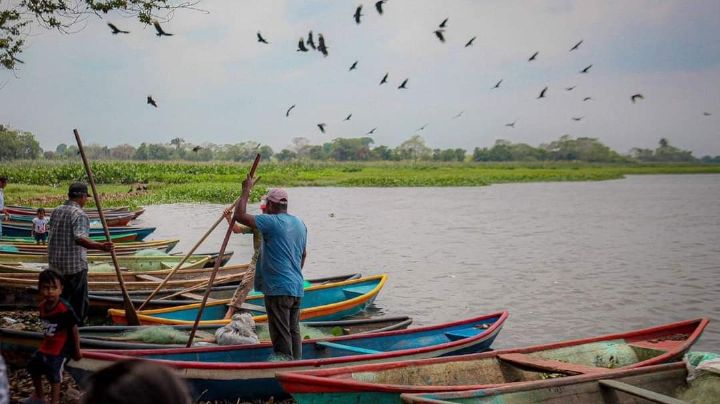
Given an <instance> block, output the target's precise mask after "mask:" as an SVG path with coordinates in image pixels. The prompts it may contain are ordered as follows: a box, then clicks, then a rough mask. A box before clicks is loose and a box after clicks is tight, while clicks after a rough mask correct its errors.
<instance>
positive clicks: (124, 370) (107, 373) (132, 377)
mask: <svg viewBox="0 0 720 404" xmlns="http://www.w3.org/2000/svg"><path fill="white" fill-rule="evenodd" d="M86 387H87V388H86V390H87V393H85V396H84V398H83V400H82V403H83V404H125V403H127V404H157V403H173V404H190V403H191V400H190V394H189V393H188V387H187V384H185V382H184V381H183V380H182V379H181V378H180V377H179V376H177V375H176V374H175V373H174V372H173V371H172V370H171V369H170V368H169V367H166V366H163V365H161V364H159V363H157V362H151V361H145V360H138V359H130V360H124V361H120V362H116V363H114V364H113V365H111V366H108V367H106V368H104V369H102V370H100V371H99V372H97V373H95V374H93V375H92V376H91V377H90V379H89V380H88V385H87V386H86Z"/></svg>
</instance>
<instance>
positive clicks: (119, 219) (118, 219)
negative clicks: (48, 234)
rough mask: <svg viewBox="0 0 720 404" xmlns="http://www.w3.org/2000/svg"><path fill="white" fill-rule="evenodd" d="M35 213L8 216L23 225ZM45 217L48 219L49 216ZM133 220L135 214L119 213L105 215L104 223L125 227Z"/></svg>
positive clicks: (33, 216) (92, 219)
mask: <svg viewBox="0 0 720 404" xmlns="http://www.w3.org/2000/svg"><path fill="white" fill-rule="evenodd" d="M35 217H36V216H35V213H33V214H17V213H11V214H10V220H11V221H16V222H25V223H32V221H33V219H34V218H35ZM46 217H48V218H49V217H50V216H49V215H48V216H46ZM133 219H135V214H134V213H132V212H127V213H121V214H113V215H107V216H105V223H107V225H108V226H127V225H128V224H129V223H130V222H131V221H132V220H133ZM95 220H99V219H97V218H91V219H90V221H91V222H92V221H95Z"/></svg>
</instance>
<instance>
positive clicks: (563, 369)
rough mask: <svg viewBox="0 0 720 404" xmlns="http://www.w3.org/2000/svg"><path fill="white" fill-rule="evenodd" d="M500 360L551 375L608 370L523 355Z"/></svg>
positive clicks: (499, 357)
mask: <svg viewBox="0 0 720 404" xmlns="http://www.w3.org/2000/svg"><path fill="white" fill-rule="evenodd" d="M498 359H500V360H502V361H505V362H508V363H511V364H513V365H518V366H521V367H526V368H532V369H540V370H544V371H547V372H551V373H566V374H572V375H576V374H585V373H597V372H602V371H603V370H607V369H604V368H596V367H592V366H585V365H579V364H576V363H567V362H562V361H558V360H554V359H543V358H533V357H530V356H528V355H525V354H521V353H510V354H500V355H498Z"/></svg>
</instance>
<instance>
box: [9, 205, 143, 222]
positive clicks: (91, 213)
mask: <svg viewBox="0 0 720 404" xmlns="http://www.w3.org/2000/svg"><path fill="white" fill-rule="evenodd" d="M5 209H6V210H7V212H8V213H9V214H17V215H33V216H34V215H35V214H36V213H37V208H32V207H28V206H13V205H11V206H5ZM44 209H45V215H46V216H50V215H51V214H52V211H53V208H44ZM84 210H85V213H86V214H87V215H88V217H90V218H97V217H98V212H97V209H95V208H85V209H84ZM144 212H145V209H143V208H138V209H135V210H130V208H128V207H127V206H124V207H118V208H105V209H103V215H106V216H112V215H120V214H128V213H132V214H133V219H137V218H138V216H140V215H142V214H143V213H144Z"/></svg>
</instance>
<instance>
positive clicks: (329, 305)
mask: <svg viewBox="0 0 720 404" xmlns="http://www.w3.org/2000/svg"><path fill="white" fill-rule="evenodd" d="M386 281H387V275H385V274H382V275H373V276H368V277H364V278H360V279H352V280H348V281H343V282H338V283H329V284H325V285H317V286H311V287H309V288H307V289H305V295H304V296H303V298H302V300H301V302H300V319H301V320H310V319H313V320H315V321H320V320H340V319H343V318H346V317H350V316H352V315H355V314H357V313H360V312H362V311H364V310H365V309H366V308H367V307H369V306H370V305H371V304H372V302H373V301H374V300H375V298H376V297H377V295H378V293H380V290H381V289H382V288H383V286H385V282H386ZM246 302H247V303H248V304H251V305H255V306H256V307H257V308H258V310H251V311H250V312H251V313H252V315H253V318H254V319H255V322H256V323H257V322H264V321H267V315H266V314H265V301H264V299H263V295H254V296H248V298H247V299H246ZM228 303H229V299H222V300H215V301H213V302H208V304H207V305H206V306H205V309H204V310H203V317H202V319H201V321H200V324H203V325H204V324H214V325H218V326H221V325H225V324H227V323H228V322H229V320H226V319H224V318H223V317H224V316H225V312H226V311H227V304H228ZM199 308H200V304H199V303H194V304H188V305H184V306H177V307H169V308H165V309H155V310H141V311H138V312H137V316H138V319H139V320H140V324H143V325H157V324H167V325H188V324H193V323H194V322H195V318H196V316H197V312H198V310H199ZM108 314H109V315H110V318H111V319H112V322H113V323H114V324H125V323H126V320H125V310H119V309H110V310H108Z"/></svg>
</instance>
